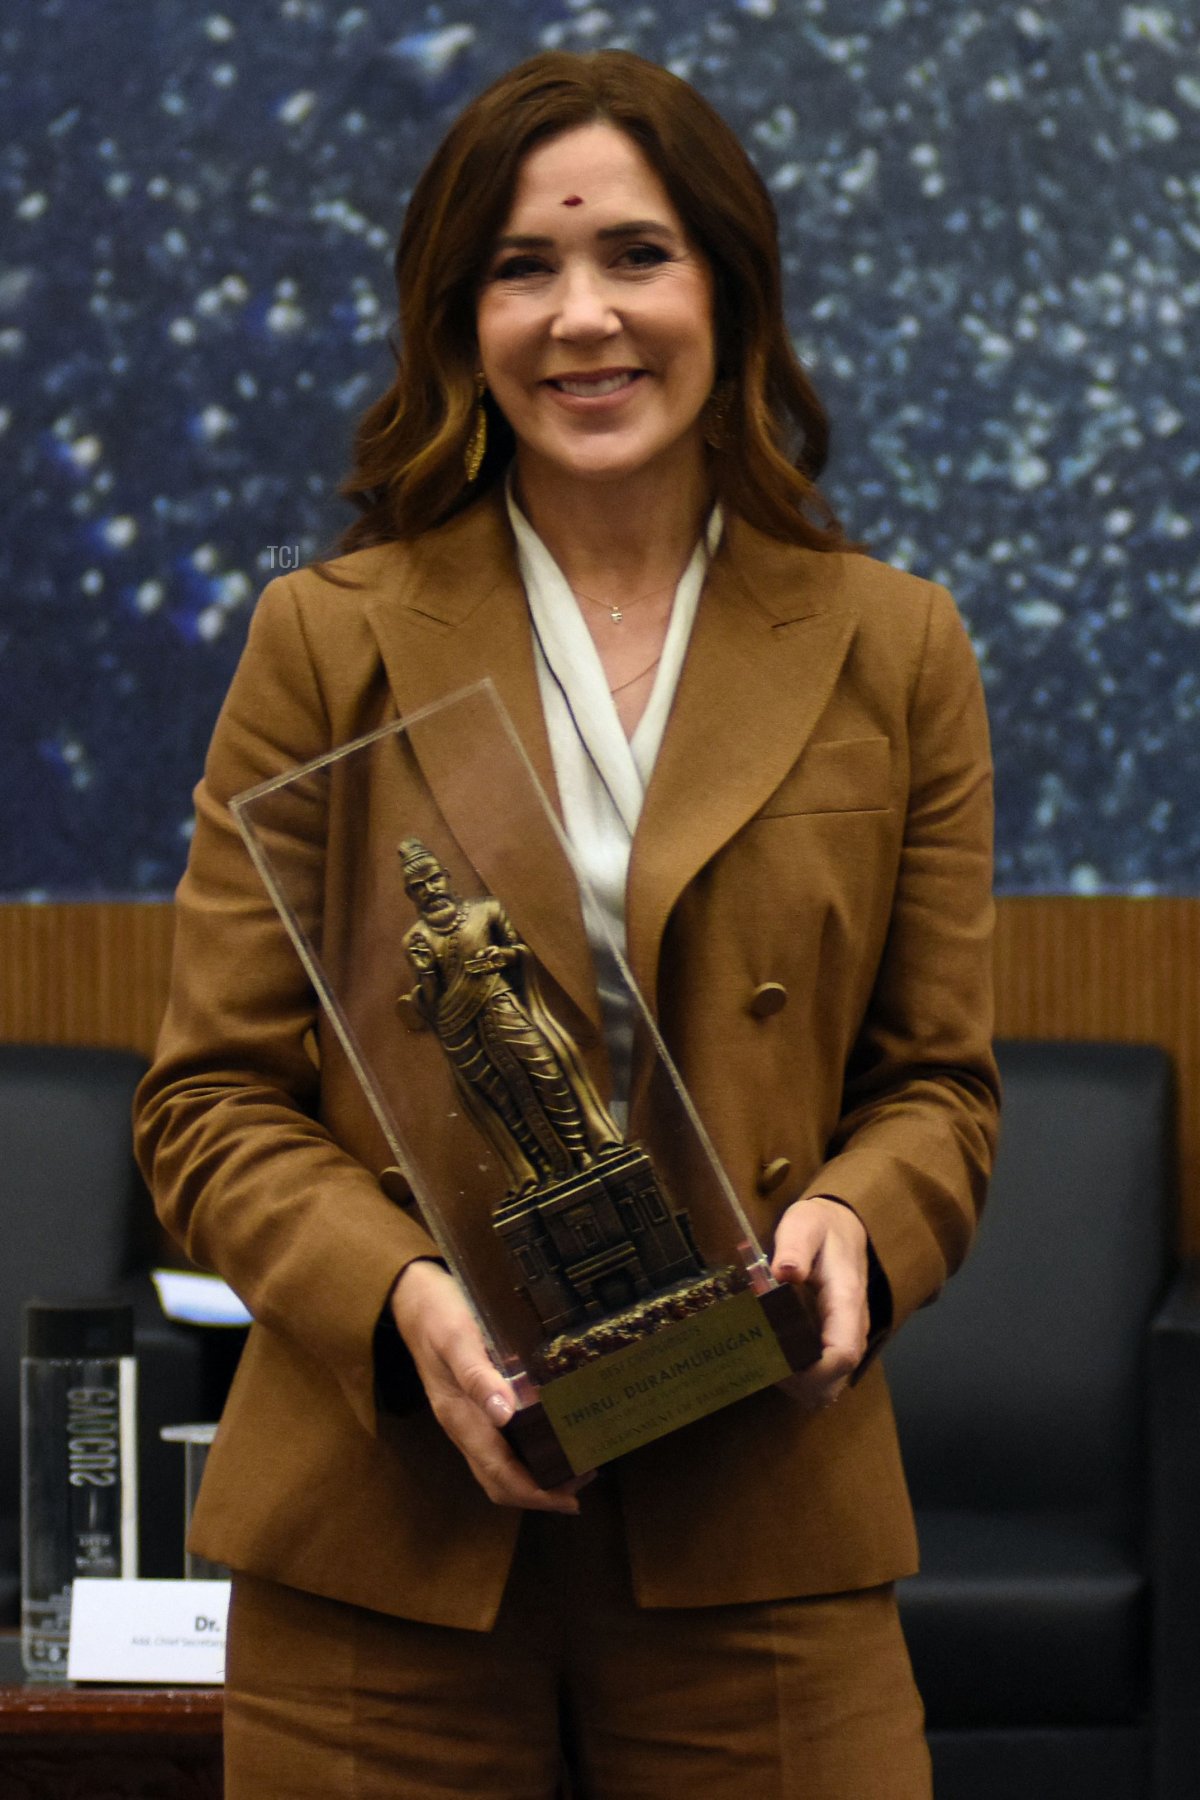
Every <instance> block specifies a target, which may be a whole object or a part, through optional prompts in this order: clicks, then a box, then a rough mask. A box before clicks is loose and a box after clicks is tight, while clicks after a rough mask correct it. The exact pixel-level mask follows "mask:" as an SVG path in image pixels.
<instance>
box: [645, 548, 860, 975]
mask: <svg viewBox="0 0 1200 1800" xmlns="http://www.w3.org/2000/svg"><path fill="white" fill-rule="evenodd" d="M842 588H843V577H842V558H841V557H838V556H833V555H822V554H820V553H818V552H814V551H804V550H800V549H798V548H795V547H793V546H789V545H784V544H781V543H778V542H776V541H774V540H771V539H768V538H765V537H763V536H762V535H761V534H760V533H758V532H756V531H754V530H752V528H750V527H749V526H747V525H745V524H743V523H741V522H739V521H737V520H731V521H729V524H728V526H727V530H726V535H725V539H724V541H723V543H722V546H721V548H720V550H719V551H718V554H717V556H716V557H715V558H714V560H713V564H712V568H711V570H710V572H709V577H708V581H707V582H706V584H705V588H704V592H703V595H702V597H701V601H700V606H699V609H698V612H697V615H696V623H695V626H694V628H693V633H692V641H691V644H690V645H689V647H688V653H687V658H686V660H685V662H684V666H683V671H682V674H681V676H680V681H679V688H678V691H677V693H676V696H675V703H674V706H673V707H672V710H671V715H670V718H669V720H668V723H667V729H666V732H665V734H664V737H663V743H662V748H661V750H660V751H659V755H658V760H657V762H656V763H655V767H654V772H653V775H652V776H651V780H650V786H649V789H648V791H647V794H646V801H645V805H644V807H643V810H642V816H641V819H640V821H639V823H638V829H637V833H636V836H635V838H634V843H633V855H632V859H631V862H630V870H629V884H628V890H627V932H628V945H629V952H628V953H629V962H630V967H631V969H632V971H633V974H634V976H635V979H636V980H637V982H638V985H639V986H640V988H641V990H642V993H643V994H644V995H645V997H646V1002H647V1004H648V1005H649V1006H650V1007H651V1009H652V1010H654V1009H655V1005H656V1002H655V993H656V984H657V974H658V957H659V950H660V947H661V943H662V934H663V931H664V929H665V926H666V922H667V918H668V916H669V914H670V911H671V908H672V907H673V906H674V904H675V902H676V900H677V899H678V897H679V895H680V893H681V892H682V891H683V889H684V887H685V886H686V885H687V883H688V882H689V881H690V880H691V879H692V877H693V876H694V875H695V874H696V873H697V872H698V871H699V870H700V869H701V868H702V867H703V865H704V864H705V863H706V862H707V861H708V860H709V858H710V857H712V856H713V855H715V854H716V852H717V851H718V850H719V849H720V848H721V846H722V844H725V843H727V842H728V841H729V839H730V838H731V837H733V835H734V834H735V833H736V832H737V831H739V830H740V829H741V827H742V826H743V825H744V824H745V823H746V821H747V820H748V819H749V818H750V817H751V816H752V815H753V814H754V813H755V812H757V811H758V809H759V807H760V806H762V805H763V803H764V802H765V801H766V799H767V797H768V795H770V794H771V793H772V791H773V790H774V789H775V788H776V787H778V785H779V783H780V782H781V781H782V780H783V777H784V776H785V775H786V774H787V772H788V770H789V769H790V768H791V767H792V765H793V764H794V763H795V761H796V759H797V758H798V756H799V755H800V752H801V750H802V749H803V748H804V745H805V743H806V742H807V741H808V738H809V737H810V736H811V734H812V730H813V727H814V726H815V724H816V722H817V720H818V718H819V717H820V715H821V712H822V711H823V709H824V707H825V705H826V702H827V701H828V699H829V696H830V694H831V692H832V690H833V687H834V684H835V682H836V680H837V676H838V672H839V670H840V669H841V666H842V664H843V662H844V661H845V658H846V654H847V652H848V650H849V647H850V643H851V640H852V638H853V636H854V630H855V626H856V623H857V610H856V608H855V607H854V606H853V605H852V604H851V603H849V602H848V601H847V599H846V598H845V596H844V594H843V592H842Z"/></svg>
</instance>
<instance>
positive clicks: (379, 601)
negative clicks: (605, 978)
mask: <svg viewBox="0 0 1200 1800" xmlns="http://www.w3.org/2000/svg"><path fill="white" fill-rule="evenodd" d="M367 617H368V619H369V621H370V624H371V627H372V629H373V631H374V633H375V636H376V639H377V641H378V643H379V648H380V653H381V655H382V658H383V664H384V669H385V671H386V673H387V678H388V683H389V686H390V687H391V690H392V693H393V695H394V697H395V700H396V705H397V707H398V708H399V712H400V716H401V718H402V719H409V718H412V717H413V716H414V715H416V714H418V713H421V712H422V711H423V710H424V709H426V708H429V707H433V706H435V704H436V703H437V702H439V701H442V700H445V699H446V698H447V697H448V696H450V695H452V694H457V693H459V692H461V691H462V690H464V689H467V688H471V687H473V686H475V685H476V684H478V683H481V682H486V681H490V682H491V683H492V686H493V688H494V690H495V694H496V697H497V698H498V699H499V700H500V701H501V703H502V704H503V706H504V709H505V711H506V712H507V714H508V717H509V719H510V720H511V722H512V725H513V727H514V729H515V732H516V736H517V739H518V740H519V743H520V747H521V749H520V752H518V751H517V750H516V748H515V747H514V746H513V745H512V744H511V742H510V741H509V740H508V739H507V737H506V736H505V735H504V734H503V733H502V732H501V731H498V730H497V724H498V715H497V714H496V712H495V710H494V708H493V707H492V705H491V703H490V701H489V698H488V696H487V694H486V693H480V694H476V695H475V696H474V697H473V698H472V699H470V700H468V701H465V702H464V703H463V705H462V706H461V708H458V709H455V711H454V712H453V713H450V712H446V713H441V714H439V713H433V714H431V715H429V716H428V717H427V718H425V719H424V720H418V721H417V723H416V724H415V725H414V727H413V728H412V730H411V732H410V741H411V744H412V748H413V751H414V754H415V755H416V757H417V760H418V762H419V763H420V766H421V770H422V773H423V775H424V777H425V779H426V781H427V782H428V784H429V787H430V789H431V791H432V793H433V795H434V798H435V799H436V801H437V803H438V807H439V809H440V810H441V812H442V814H443V816H444V818H445V819H446V822H447V824H448V825H449V827H450V829H451V831H452V833H453V835H454V837H455V840H456V841H457V843H458V844H459V845H460V847H461V848H462V850H463V852H464V853H465V854H466V856H467V857H469V859H470V860H471V862H472V863H473V864H474V866H475V868H476V869H477V870H478V871H479V874H480V875H481V876H482V878H483V879H484V881H485V882H486V883H487V885H488V887H489V888H490V889H491V891H492V892H493V893H494V894H495V895H496V896H497V898H499V899H500V900H502V901H503V903H504V905H505V907H506V908H507V909H508V911H509V913H510V914H511V916H512V919H513V923H514V924H515V925H516V928H517V930H518V931H519V932H520V934H521V936H522V937H523V938H524V939H525V941H526V943H528V944H529V945H530V947H531V949H533V950H534V951H535V952H536V954H537V956H538V959H539V961H540V962H542V963H543V964H544V965H545V967H546V968H547V969H548V970H549V972H550V974H551V975H552V976H553V978H554V979H555V981H556V982H557V983H558V984H559V986H560V987H562V988H563V989H564V991H565V992H566V993H567V995H568V996H569V997H570V998H571V1000H572V1001H573V1002H574V1003H575V1005H576V1006H577V1007H578V1008H579V1010H580V1012H581V1013H582V1014H583V1015H584V1016H585V1017H586V1019H587V1020H588V1021H589V1022H590V1024H591V1025H592V1026H593V1028H594V1031H593V1033H592V1034H588V1035H590V1036H591V1037H593V1039H594V1038H596V1037H598V1036H599V1033H600V1007H599V1001H598V999H597V995H596V981H595V972H594V968H593V964H592V957H591V951H590V949H589V947H588V943H587V937H586V933H585V931H584V926H583V916H582V912H581V909H580V900H579V889H578V886H577V883H576V881H575V876H574V873H573V871H572V869H571V866H570V863H569V861H568V860H567V856H566V853H565V851H564V850H563V848H562V845H561V843H560V842H559V840H558V837H557V836H556V834H555V832H554V830H553V829H552V827H551V825H550V824H549V822H548V821H547V820H546V819H545V817H544V814H542V812H541V809H540V808H537V809H535V808H533V807H526V806H523V805H521V804H520V803H519V802H518V801H517V800H516V799H515V797H514V796H515V793H516V792H517V791H520V790H521V788H522V784H523V782H524V776H525V772H526V768H525V762H524V758H527V759H528V764H529V766H531V767H532V770H533V773H534V775H535V776H536V778H537V780H538V782H539V784H540V786H541V788H542V790H543V792H544V793H545V795H546V796H547V798H548V799H549V801H550V804H551V806H552V807H553V808H554V810H555V811H556V812H558V811H559V804H558V790H557V785H556V782H555V776H554V763H553V759H552V757H551V753H550V742H549V738H548V736H547V733H546V723H545V717H544V715H543V712H542V701H541V694H540V692H539V690H538V681H537V670H536V668H535V665H534V658H533V640H532V635H531V633H530V629H529V617H528V609H527V606H526V601H525V592H524V589H523V587H522V586H521V581H520V576H519V574H518V571H517V564H516V557H515V553H514V549H513V543H512V537H511V533H510V532H509V529H508V524H507V521H506V520H505V519H504V518H503V512H502V507H501V506H500V505H499V504H498V503H497V502H496V501H494V500H484V501H481V502H479V503H478V504H477V505H475V506H473V507H472V508H471V509H470V510H469V511H468V512H467V513H465V514H463V515H462V516H461V517H460V518H458V519H455V520H453V521H451V523H450V524H449V525H447V526H444V527H443V528H442V529H441V530H440V531H437V532H432V533H429V534H428V535H427V536H426V537H424V538H421V539H419V540H417V542H416V543H415V544H414V545H413V546H412V547H411V551H410V554H409V559H408V565H407V568H406V570H405V572H404V574H403V575H402V576H400V577H399V578H398V579H397V581H396V584H395V586H394V587H393V588H392V589H390V590H388V591H384V592H381V593H380V594H379V595H378V596H377V597H376V598H375V599H373V600H372V601H371V602H369V603H368V606H367ZM485 744H486V745H487V746H488V748H487V749H484V748H483V745H485ZM521 752H523V756H522V754H521ZM525 791H528V789H527V786H526V787H525ZM518 821H519V822H518Z"/></svg>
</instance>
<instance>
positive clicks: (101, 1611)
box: [67, 1579, 229, 1687]
mask: <svg viewBox="0 0 1200 1800" xmlns="http://www.w3.org/2000/svg"><path fill="white" fill-rule="evenodd" d="M228 1611H229V1583H228V1582H227V1581H106V1580H98V1579H91V1580H81V1581H76V1582H75V1584H74V1586H73V1587H72V1589H71V1642H70V1648H69V1650H68V1652H67V1679H68V1681H132V1682H150V1683H153V1684H154V1685H156V1686H160V1687H180V1686H183V1685H184V1684H185V1683H195V1684H196V1685H197V1686H200V1687H219V1686H220V1685H221V1683H222V1682H223V1681H224V1679H225V1618H226V1614H227V1613H228Z"/></svg>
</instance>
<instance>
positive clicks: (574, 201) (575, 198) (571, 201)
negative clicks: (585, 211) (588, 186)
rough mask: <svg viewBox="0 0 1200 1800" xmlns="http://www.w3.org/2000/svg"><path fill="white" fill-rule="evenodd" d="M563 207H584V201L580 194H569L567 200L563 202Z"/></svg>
mask: <svg viewBox="0 0 1200 1800" xmlns="http://www.w3.org/2000/svg"><path fill="white" fill-rule="evenodd" d="M563 205H564V206H582V205H583V200H582V197H581V196H580V195H579V194H568V195H567V197H566V199H565V200H564V201H563Z"/></svg>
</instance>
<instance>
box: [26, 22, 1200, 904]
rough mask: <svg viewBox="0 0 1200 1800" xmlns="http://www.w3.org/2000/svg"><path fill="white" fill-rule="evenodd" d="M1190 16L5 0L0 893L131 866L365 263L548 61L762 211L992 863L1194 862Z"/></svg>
mask: <svg viewBox="0 0 1200 1800" xmlns="http://www.w3.org/2000/svg"><path fill="white" fill-rule="evenodd" d="M1196 21H1197V14H1196V9H1195V4H1194V0H1164V3H1163V4H1158V5H1122V4H1118V3H1117V0H1090V3H1089V4H1088V5H1083V4H1070V3H1068V0H1053V3H1051V0H1043V3H1042V4H1028V5H1011V4H1005V3H1000V4H997V3H996V0H992V3H991V4H989V5H986V6H984V5H980V6H975V5H970V4H965V3H962V0H708V3H706V0H660V3H659V4H653V3H650V0H648V3H646V4H641V5H627V6H617V7H612V8H610V9H605V8H602V7H600V6H597V5H591V4H589V0H446V3H445V4H444V5H431V6H427V7H422V6H420V5H417V4H410V3H408V0H391V3H390V4H388V3H385V0H375V3H374V4H371V5H348V4H346V3H345V0H335V3H332V4H325V3H324V0H239V3H238V4H236V5H234V4H232V3H230V4H227V5H226V6H224V7H223V8H222V9H220V10H217V9H215V8H214V9H209V8H208V7H207V6H206V5H205V4H203V3H201V4H194V3H191V0H5V4H4V10H3V18H2V20H0V220H2V225H0V467H2V470H3V485H2V490H0V491H2V501H0V505H2V508H3V524H2V527H0V759H2V760H0V767H2V769H3V778H2V780H0V845H2V846H3V857H2V859H0V861H2V866H0V894H3V895H4V896H6V897H8V898H16V897H24V896H30V895H32V896H35V897H43V896H44V897H46V898H57V899H67V898H79V897H94V898H102V897H103V898H119V897H145V898H149V897H152V896H159V895H163V894H165V893H167V892H168V891H169V890H170V889H171V887H172V886H173V884H174V882H175V880H176V878H177V877H178V875H179V873H180V870H181V867H182V862H183V858H184V855H185V851H186V842H187V834H188V829H189V817H190V809H191V803H190V789H191V785H192V783H193V781H194V780H195V778H196V775H197V773H198V771H199V768H200V764H201V761H202V757H203V753H204V747H205V743H206V741H207V737H208V734H209V732H210V730H211V727H212V722H213V719H214V717H215V714H216V710H217V707H218V705H219V702H220V699H221V695H222V693H223V691H224V688H225V686H226V683H227V682H228V679H229V676H230V673H231V671H232V668H233V664H234V661H235V659H236V657H237V654H238V651H239V649H240V646H241V644H242V642H243V639H244V635H245V630H246V625H247V620H248V617H249V613H250V609H251V607H252V605H253V601H254V598H255V595H256V594H257V592H258V590H259V589H260V587H261V586H262V585H263V584H264V582H265V581H266V580H268V579H269V578H270V576H271V575H272V574H273V573H274V572H276V571H277V570H278V569H279V568H281V567H283V566H286V565H287V564H288V563H290V562H294V561H296V560H298V559H303V558H307V557H309V556H311V555H313V554H314V553H316V552H317V551H319V550H321V549H324V548H327V547H328V546H329V544H330V543H331V542H332V540H333V538H334V537H335V536H336V534H337V532H338V531H339V530H340V528H341V527H342V525H343V524H344V523H345V522H346V520H347V519H348V518H349V516H350V515H349V512H348V510H347V509H346V508H345V507H344V504H343V503H342V502H340V501H338V500H337V499H336V497H335V495H334V488H335V485H336V482H337V480H338V478H339V476H340V475H341V473H342V472H343V468H344V465H345V462H346V456H347V448H348V443H349V438H350V433H351V430H352V426H353V422H354V420H355V417H356V415H357V414H358V413H359V412H360V410H361V409H362V408H363V406H364V405H365V404H366V403H367V401H368V400H369V399H370V398H371V397H372V396H373V394H374V393H375V392H376V391H378V389H379V388H380V387H381V386H382V385H383V383H384V382H385V381H386V379H387V376H388V372H389V366H390V365H389V360H388V355H387V348H386V341H385V340H386V332H387V329H388V326H389V323H390V318H391V308H392V295H391V281H390V269H389V262H390V253H391V246H392V243H393V240H394V238H395V235H396V232H397V229H398V227H399V224H400V220H401V217H402V214H403V208H404V203H405V199H406V196H407V193H408V191H409V189H410V187H411V184H412V182H413V180H414V178H415V176H416V174H417V172H418V170H419V169H420V167H421V166H422V164H423V162H424V161H425V159H426V158H427V156H428V154H429V152H430V150H431V149H432V147H433V145H434V143H435V142H436V141H437V139H438V137H439V136H440V134H441V132H442V131H443V130H444V128H445V126H446V125H447V124H448V123H449V121H450V119H451V117H452V116H453V114H454V113H455V112H456V111H457V110H458V109H459V107H460V106H461V105H462V104H463V102H464V101H465V100H466V99H468V98H469V97H470V95H471V94H472V93H474V92H475V91H476V90H477V89H478V88H479V87H481V86H482V85H483V84H484V83H485V82H486V81H488V80H490V79H491V78H492V77H493V76H494V75H496V74H497V73H499V72H500V71H501V70H502V69H504V68H506V67H508V66H509V65H511V64H512V63H514V62H516V61H518V60H520V58H521V57H523V56H525V55H527V54H529V53H531V52H532V51H534V50H536V49H538V48H540V47H546V46H559V45H561V46H565V47H567V48H575V49H586V48H594V47H598V46H601V45H618V44H619V45H623V46H627V47H628V48H631V49H634V50H637V51H639V52H640V53H642V54H644V55H647V56H650V57H653V58H655V59H656V60H658V61H661V62H665V63H667V64H669V65H670V66H671V67H672V68H674V69H675V70H677V71H678V72H679V73H680V74H682V75H685V76H687V77H688V78H689V79H690V80H692V81H694V82H695V83H696V84H697V85H698V86H699V87H700V88H702V89H703V91H704V92H705V93H706V94H707V95H708V96H709V98H710V99H711V100H713V101H714V102H715V104H716V105H717V106H718V108H720V110H721V111H722V112H723V113H724V114H725V116H726V117H727V118H728V119H729V120H730V122H731V123H732V124H733V126H734V127H735V129H736V130H737V131H738V132H739V133H740V134H741V135H742V137H743V138H744V140H745V142H746V143H747V144H748V146H749V147H750V149H751V151H752V153H753V155H754V156H755V158H756V160H757V162H758V164H759V167H760V168H761V170H762V172H763V175H764V176H765V178H766V180H767V182H768V183H769V185H770V187H771V190H772V192H773V194H774V197H775V200H776V203H777V206H778V208H779V213H780V219H781V225H782V234H783V245H784V254H785V262H786V271H787V283H788V292H789V297H790V319H791V323H792V327H793V330H794V333H795V337H796V340H797V344H798V346H799V348H800V350H801V353H802V354H803V355H804V356H805V357H806V359H807V361H808V362H809V364H810V366H811V368H812V370H813V371H814V373H815V376H816V379H817V383H818V386H819V388H820V390H821V392H822V393H823V395H824V397H825V399H826V401H827V403H828V405H829V407H830V409H831V411H832V414H833V418H834V422H835V451H834V457H833V460H832V464H831V467H830V470H829V473H828V476H827V480H826V486H827V488H828V491H829V493H830V495H831V497H832V499H833V501H834V503H835V505H836V506H837V507H838V509H839V511H840V512H841V513H842V515H843V516H844V518H845V519H846V521H847V524H848V526H849V528H850V529H851V531H852V532H853V533H854V535H855V536H857V537H858V538H859V539H861V540H865V541H866V542H868V543H869V544H870V545H871V546H872V548H873V549H874V550H875V551H876V553H877V554H879V555H882V556H884V557H886V558H888V559H890V560H891V561H893V562H896V563H900V564H902V565H904V566H906V567H910V568H913V569H915V570H917V571H918V572H920V573H922V574H925V575H930V576H933V577H935V578H936V579H938V580H941V581H944V582H945V583H947V585H948V586H949V587H950V588H951V589H952V591H953V592H954V593H955V595H956V597H957V599H958V601H959V603H960V605H961V607H962V608H963V611H964V613H965V614H966V617H967V620H968V623H969V625H970V628H971V632H972V636H973V638H974V641H975V644H976V647H977V649H978V652H979V655H980V658H981V662H982V665H983V669H984V674H985V679H986V682H987V688H988V694H989V698H990V705H991V713H992V721H993V730H994V735H995V742H996V754H997V765H998V796H999V829H998V879H999V886H1000V888H1001V890H1002V891H1006V892H1009V893H1019V892H1029V891H1043V892H1044V891H1066V892H1081V893H1090V892H1102V891H1122V892H1138V893H1154V892H1165V893H1195V892H1200V742H1198V724H1200V656H1198V649H1200V553H1198V545H1200V530H1198V523H1200V498H1198V494H1200V425H1198V423H1197V421H1198V419H1200V332H1198V331H1197V318H1198V313H1200V51H1198V42H1197V23H1196Z"/></svg>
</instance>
